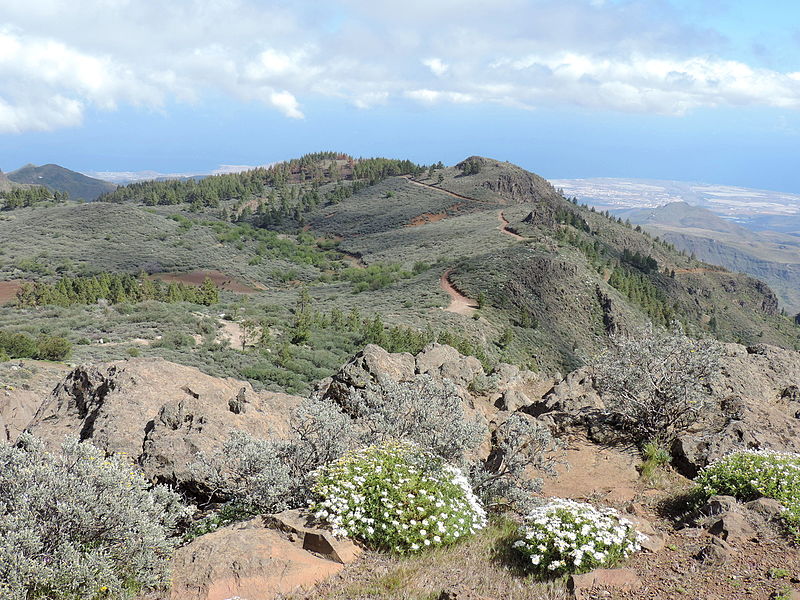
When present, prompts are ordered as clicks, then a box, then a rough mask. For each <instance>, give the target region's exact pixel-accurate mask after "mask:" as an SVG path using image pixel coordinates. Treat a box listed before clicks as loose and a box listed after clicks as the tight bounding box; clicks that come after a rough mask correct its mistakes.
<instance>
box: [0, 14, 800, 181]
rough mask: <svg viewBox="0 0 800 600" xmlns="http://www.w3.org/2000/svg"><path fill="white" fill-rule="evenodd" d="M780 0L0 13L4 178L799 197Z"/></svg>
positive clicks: (798, 62) (798, 118)
mask: <svg viewBox="0 0 800 600" xmlns="http://www.w3.org/2000/svg"><path fill="white" fill-rule="evenodd" d="M799 149H800V3H798V2H796V1H790V0H762V1H759V2H755V1H753V0H707V1H703V0H404V1H403V2H389V1H385V0H384V1H380V0H377V1H376V0H370V1H366V0H329V1H328V2H325V3H322V2H312V1H302V0H293V1H291V0H281V1H268V0H171V1H170V2H163V1H162V0H81V1H80V2H74V1H72V2H67V1H65V0H26V1H25V2H21V1H19V0H0V169H3V170H4V171H9V170H13V169H15V168H18V167H20V166H22V165H23V164H26V163H35V164H44V163H49V162H53V163H58V164H61V165H63V166H66V167H68V168H70V169H74V170H78V171H82V172H102V171H108V172H114V171H141V170H155V171H159V172H163V173H176V172H210V171H213V170H214V169H217V168H219V167H220V165H259V164H268V163H272V162H275V161H279V160H283V159H288V158H292V157H295V156H299V155H302V154H304V153H308V152H315V151H319V150H337V151H342V152H346V153H349V154H352V155H354V156H391V157H398V158H410V159H412V160H415V161H416V162H419V163H425V164H429V163H432V162H437V161H440V160H441V161H443V162H444V163H446V164H454V163H456V162H458V161H460V160H462V159H463V158H465V157H467V156H469V155H472V154H480V155H484V156H491V157H494V158H498V159H501V160H508V161H511V162H514V163H517V164H519V165H521V166H523V167H525V168H527V169H529V170H532V171H534V172H537V173H539V174H541V175H543V176H545V177H549V178H559V179H566V178H580V177H636V178H654V179H677V180H684V181H704V182H709V183H721V184H730V185H739V186H744V187H755V188H763V189H772V190H783V191H790V192H800V169H798V168H797V164H798V158H800V156H799V153H798V150H799Z"/></svg>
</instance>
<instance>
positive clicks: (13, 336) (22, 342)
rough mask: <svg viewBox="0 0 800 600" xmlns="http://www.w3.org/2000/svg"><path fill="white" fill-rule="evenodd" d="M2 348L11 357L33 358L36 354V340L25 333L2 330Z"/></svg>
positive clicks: (0, 346)
mask: <svg viewBox="0 0 800 600" xmlns="http://www.w3.org/2000/svg"><path fill="white" fill-rule="evenodd" d="M0 349H2V350H5V352H6V354H8V355H9V356H10V357H11V358H33V357H34V356H36V340H34V339H33V338H31V337H29V336H27V335H25V334H24V333H9V332H7V331H0Z"/></svg>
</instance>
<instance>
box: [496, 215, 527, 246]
mask: <svg viewBox="0 0 800 600" xmlns="http://www.w3.org/2000/svg"><path fill="white" fill-rule="evenodd" d="M497 220H498V221H500V225H498V226H497V230H498V231H500V233H505V234H506V235H509V236H511V237H512V238H514V239H515V240H524V239H525V238H524V237H522V236H521V235H519V234H518V233H514V232H513V231H510V230H509V229H508V224H509V223H508V219H506V216H505V215H504V214H503V211H502V210H501V211H500V212H499V213H497Z"/></svg>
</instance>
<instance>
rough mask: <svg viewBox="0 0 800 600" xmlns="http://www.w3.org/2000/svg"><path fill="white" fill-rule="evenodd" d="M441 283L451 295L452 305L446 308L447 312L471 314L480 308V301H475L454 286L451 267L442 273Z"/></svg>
mask: <svg viewBox="0 0 800 600" xmlns="http://www.w3.org/2000/svg"><path fill="white" fill-rule="evenodd" d="M439 285H440V286H441V288H442V289H443V290H444V291H445V292H447V293H448V294H449V295H450V306H448V307H447V308H445V310H446V311H447V312H451V313H456V314H458V315H467V316H469V315H471V314H472V313H474V312H475V311H476V310H477V309H478V303H477V302H475V300H471V299H470V298H467V297H466V296H465V295H464V294H462V293H461V292H459V291H458V290H457V289H456V288H455V287H453V284H452V283H450V270H449V269H448V270H447V271H445V272H444V273H442V277H441V279H440V280H439Z"/></svg>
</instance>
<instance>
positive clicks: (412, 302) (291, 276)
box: [0, 153, 800, 391]
mask: <svg viewBox="0 0 800 600" xmlns="http://www.w3.org/2000/svg"><path fill="white" fill-rule="evenodd" d="M104 198H105V199H108V200H114V201H115V202H114V203H108V202H97V203H91V204H85V205H70V204H67V205H60V206H52V207H39V208H21V209H17V210H15V211H13V212H12V213H11V216H10V217H9V218H8V219H6V220H2V221H0V236H1V237H3V239H5V240H7V242H6V243H5V244H4V254H3V255H2V256H1V257H0V261H2V262H0V273H2V276H3V277H4V278H5V280H6V282H5V283H3V282H0V292H1V291H2V289H5V288H8V291H9V293H8V294H6V295H5V297H7V298H8V297H13V293H14V292H15V291H16V290H17V289H18V288H19V285H20V281H22V280H38V281H42V282H56V281H57V280H58V279H59V278H60V277H63V276H67V275H69V276H82V275H86V274H91V273H97V272H99V271H110V272H115V271H123V272H128V273H137V272H140V271H145V272H147V273H151V274H154V276H157V277H159V278H164V277H168V278H171V279H170V280H173V281H185V282H188V283H200V282H202V280H203V278H204V277H205V276H206V275H210V276H212V279H214V280H215V281H217V282H221V283H223V284H224V285H223V296H222V299H223V301H222V304H221V305H219V306H217V307H191V306H186V307H182V306H181V305H169V306H163V307H159V306H148V305H141V306H138V305H137V306H132V307H130V308H128V309H123V308H122V307H120V308H119V309H110V310H106V309H98V308H97V307H93V306H89V307H81V306H70V307H65V308H61V309H58V312H57V318H55V319H54V318H52V316H53V315H52V314H49V313H47V312H46V311H42V310H34V311H32V312H31V311H28V310H26V311H20V310H19V309H14V308H6V309H2V310H0V329H3V328H10V329H15V330H23V331H28V332H30V333H35V332H41V331H53V332H57V331H65V332H67V333H68V336H69V337H70V338H71V339H72V341H73V343H75V342H77V341H82V342H83V344H82V345H76V346H75V350H74V351H75V356H76V360H87V359H89V360H98V359H102V360H112V359H116V358H119V357H121V356H124V355H125V354H126V353H128V352H129V351H130V352H134V353H137V354H141V355H144V356H164V357H167V358H169V359H170V360H176V361H178V362H185V363H186V364H190V365H195V366H198V367H200V368H202V369H204V370H206V371H207V372H209V373H212V374H215V375H232V376H238V377H244V378H248V379H250V380H251V381H253V382H254V383H255V384H256V385H263V386H265V387H268V388H270V389H274V390H282V389H289V390H293V391H301V390H305V389H307V386H308V385H310V383H311V382H312V381H313V380H315V379H318V378H320V377H324V376H325V374H326V373H329V372H330V369H331V368H332V366H333V365H335V364H337V363H338V362H341V360H342V359H343V358H344V357H345V356H346V355H347V354H348V353H350V352H353V351H355V350H356V349H357V348H358V346H359V345H360V344H363V343H365V342H369V341H372V342H377V343H380V344H383V345H385V346H386V347H387V348H389V349H392V350H402V349H406V348H407V349H409V350H418V349H420V348H421V347H422V346H423V345H424V344H425V343H427V342H428V341H431V340H436V339H439V340H440V341H443V342H446V343H451V344H453V345H456V346H457V347H458V348H459V349H460V350H461V351H462V352H464V353H467V354H474V355H476V356H478V357H479V358H480V359H481V360H482V361H483V362H484V364H485V365H487V366H488V365H491V364H493V363H495V362H496V361H498V360H505V361H507V362H514V363H518V364H521V365H527V366H532V367H535V368H536V369H541V370H544V371H547V372H555V371H561V372H563V371H564V370H570V369H572V368H574V367H577V366H579V365H581V364H583V363H584V362H585V361H586V360H587V359H588V358H590V357H591V356H593V355H595V354H597V353H598V352H599V351H601V350H602V348H603V347H604V345H605V343H606V342H607V340H608V336H609V335H610V334H612V333H616V332H620V331H626V330H628V329H630V328H632V327H635V326H636V325H637V324H640V323H643V322H647V321H651V320H652V321H653V322H655V323H657V324H666V323H668V322H669V321H671V320H673V319H675V320H679V321H681V322H682V323H683V324H684V326H685V327H686V328H687V330H689V331H691V332H694V333H695V334H698V335H704V334H711V335H715V336H717V337H719V338H720V339H722V340H725V341H740V342H743V343H755V342H767V343H773V344H776V345H780V346H783V347H789V348H794V347H795V346H796V345H797V343H798V332H800V329H798V328H797V327H796V326H795V325H794V324H793V322H792V321H791V320H790V319H788V318H785V317H782V316H781V315H780V311H779V307H778V300H777V298H776V297H775V295H774V294H773V293H772V291H771V290H770V289H769V288H768V287H767V286H766V285H764V284H763V283H761V282H760V281H757V280H755V279H753V278H750V277H747V276H745V275H740V274H737V273H734V272H728V271H726V270H724V269H722V268H720V267H714V266H711V265H709V264H705V263H701V262H698V261H697V260H694V259H692V258H691V257H689V256H688V254H686V253H681V252H679V251H677V250H675V249H674V248H673V246H672V245H671V244H669V243H665V242H660V241H656V240H655V239H654V238H653V237H650V236H649V235H648V234H646V233H645V232H640V231H636V230H634V229H633V228H632V227H629V226H626V225H625V224H623V223H622V222H620V221H619V220H617V219H616V218H609V217H608V216H606V215H604V214H601V213H597V212H594V211H593V210H590V209H588V208H586V207H583V206H579V205H576V204H574V203H573V202H571V201H569V200H567V199H566V198H564V197H563V196H561V195H560V194H559V193H558V192H557V191H556V190H555V189H554V188H553V187H552V186H550V184H549V183H547V182H546V181H545V180H544V179H542V178H541V177H538V176H537V175H535V174H533V173H528V172H526V171H524V170H523V169H520V168H519V167H516V166H514V165H511V164H509V163H502V162H498V161H495V160H492V159H488V158H482V157H470V158H469V159H466V160H465V161H463V162H462V163H459V164H458V165H456V166H452V167H445V166H444V165H434V166H432V167H428V168H425V167H420V166H416V165H413V164H412V163H409V162H408V161H391V160H387V159H369V160H355V159H352V158H350V157H347V156H346V155H340V154H334V153H321V154H319V155H310V156H309V157H304V158H302V159H298V160H296V161H291V162H289V163H283V164H281V165H277V166H274V167H270V168H266V169H257V170H255V171H250V172H245V173H241V174H232V175H222V176H217V177H209V178H206V179H204V180H202V181H201V182H194V181H186V182H177V181H171V182H163V183H158V182H149V183H145V184H134V185H132V186H130V187H128V188H125V187H123V188H119V189H118V191H116V192H114V193H113V194H111V195H109V196H105V197H104ZM182 199H185V201H181V200H182ZM231 221H233V222H231ZM169 273H172V275H167V274H169ZM302 290H306V291H307V292H308V295H309V300H310V306H311V308H310V309H308V308H302V311H308V310H310V313H309V316H308V319H306V317H303V318H300V317H298V310H301V309H298V306H306V307H307V306H308V304H309V303H308V301H305V300H302V294H301V291H302ZM454 300H455V302H454ZM451 302H454V303H453V304H452V306H451ZM222 314H224V315H226V317H225V319H222V318H221V317H220V316H219V315H222ZM301 314H306V313H305V312H303V313H301ZM66 323H70V326H69V327H64V326H63V325H64V324H66ZM246 327H249V329H246ZM254 327H255V328H254ZM298 327H302V330H301V332H299V333H298V329H297V328H298ZM245 329H246V331H247V332H249V333H246V331H245ZM168 336H179V338H175V342H174V343H173V342H170V343H168V344H167V343H163V342H162V341H161V340H162V339H165V338H166V337H168ZM181 336H182V337H181ZM222 337H227V339H229V340H231V341H230V342H229V343H228V344H225V343H222V345H221V346H220V340H221V339H222ZM100 340H102V342H103V343H102V344H101V343H100ZM109 342H110V344H109Z"/></svg>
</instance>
